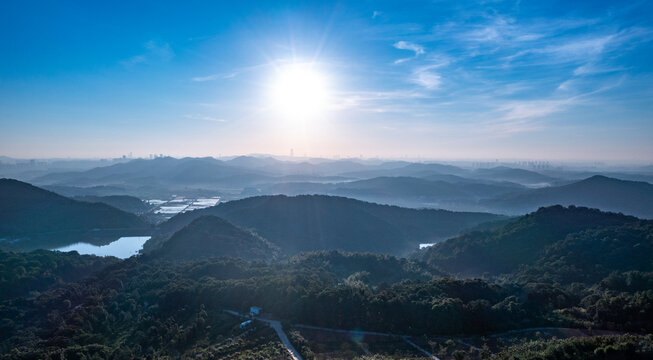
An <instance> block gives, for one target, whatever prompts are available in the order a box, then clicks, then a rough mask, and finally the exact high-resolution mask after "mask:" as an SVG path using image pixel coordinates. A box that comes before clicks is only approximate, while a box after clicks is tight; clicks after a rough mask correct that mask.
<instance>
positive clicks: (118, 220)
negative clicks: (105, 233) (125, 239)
mask: <svg viewBox="0 0 653 360" xmlns="http://www.w3.org/2000/svg"><path fill="white" fill-rule="evenodd" d="M148 227H149V225H148V224H147V223H146V222H144V221H143V220H141V219H140V218H139V217H138V216H136V215H134V214H130V213H127V212H124V211H121V210H118V209H116V208H114V207H111V206H109V205H106V204H102V203H87V202H83V201H75V200H72V199H69V198H66V197H63V196H61V195H57V194H55V193H53V192H50V191H47V190H43V189H40V188H38V187H35V186H32V185H30V184H27V183H24V182H21V181H17V180H12V179H0V238H7V239H11V238H21V241H20V242H21V243H23V242H29V241H30V239H34V238H36V237H38V236H41V235H45V234H48V236H49V237H51V238H52V239H55V238H57V237H59V236H60V235H61V234H64V233H66V232H71V231H75V232H80V231H89V230H94V229H139V228H148Z"/></svg>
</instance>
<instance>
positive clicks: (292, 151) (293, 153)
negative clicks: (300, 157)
mask: <svg viewBox="0 0 653 360" xmlns="http://www.w3.org/2000/svg"><path fill="white" fill-rule="evenodd" d="M293 156H295V150H293V149H290V157H293Z"/></svg>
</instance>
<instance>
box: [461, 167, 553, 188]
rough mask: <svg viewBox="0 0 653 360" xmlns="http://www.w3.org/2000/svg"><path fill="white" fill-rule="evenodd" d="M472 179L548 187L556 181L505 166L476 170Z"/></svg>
mask: <svg viewBox="0 0 653 360" xmlns="http://www.w3.org/2000/svg"><path fill="white" fill-rule="evenodd" d="M472 174H473V175H472V176H473V177H476V178H481V179H486V180H494V181H510V182H514V183H518V184H522V185H540V184H541V185H542V186H545V185H550V184H553V183H554V182H555V181H556V180H557V179H555V178H552V177H550V176H546V175H542V174H540V173H537V172H535V171H530V170H525V169H516V168H510V167H507V166H497V167H493V168H487V169H476V170H474V171H473V173H472Z"/></svg>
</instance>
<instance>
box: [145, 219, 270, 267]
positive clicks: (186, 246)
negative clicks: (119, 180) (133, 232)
mask: <svg viewBox="0 0 653 360" xmlns="http://www.w3.org/2000/svg"><path fill="white" fill-rule="evenodd" d="M277 251H278V248H277V247H276V246H274V245H272V244H270V243H269V242H268V241H267V240H265V239H263V238H261V237H260V236H258V235H255V234H252V233H251V232H249V231H245V230H243V229H241V228H239V227H237V226H235V225H233V224H232V223H230V222H228V221H226V220H224V219H221V218H219V217H217V216H202V217H199V218H197V219H195V220H193V222H191V223H190V224H188V225H187V226H186V227H184V228H183V229H181V230H179V231H177V232H176V233H175V234H174V235H172V237H170V239H169V240H167V241H166V242H164V243H163V244H162V245H161V247H160V249H159V250H158V251H155V252H154V254H155V256H160V257H162V258H166V259H171V260H177V261H188V260H197V259H203V258H211V257H233V258H242V259H245V260H270V259H273V258H274V257H275V256H276V253H277Z"/></svg>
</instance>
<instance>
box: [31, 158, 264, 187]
mask: <svg viewBox="0 0 653 360" xmlns="http://www.w3.org/2000/svg"><path fill="white" fill-rule="evenodd" d="M265 178H266V176H265V175H264V174H262V173H260V172H256V171H253V170H249V169H244V168H238V167H234V166H229V165H226V164H225V163H224V162H223V161H220V160H217V159H214V158H182V159H175V158H171V157H166V158H157V159H153V160H145V159H136V160H132V161H129V162H127V163H121V164H115V165H111V166H105V167H98V168H94V169H91V170H87V171H82V172H67V173H53V174H49V175H46V176H43V177H40V178H37V179H35V180H34V181H35V183H38V184H47V185H54V184H59V185H73V186H97V185H115V184H129V185H133V186H140V185H159V184H161V185H180V184H181V185H202V184H213V183H219V184H237V183H239V182H241V181H243V179H247V180H248V181H255V180H258V179H265Z"/></svg>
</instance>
